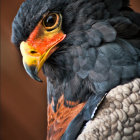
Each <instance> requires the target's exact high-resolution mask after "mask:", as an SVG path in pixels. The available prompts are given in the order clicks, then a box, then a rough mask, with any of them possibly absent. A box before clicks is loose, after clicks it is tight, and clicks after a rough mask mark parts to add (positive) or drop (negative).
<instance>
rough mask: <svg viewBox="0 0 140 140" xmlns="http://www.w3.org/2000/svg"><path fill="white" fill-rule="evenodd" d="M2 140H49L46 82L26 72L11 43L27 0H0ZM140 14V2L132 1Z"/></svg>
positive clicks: (42, 77)
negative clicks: (13, 27)
mask: <svg viewBox="0 0 140 140" xmlns="http://www.w3.org/2000/svg"><path fill="white" fill-rule="evenodd" d="M0 2H1V4H0V6H1V8H0V14H1V16H0V26H1V27H0V32H1V34H0V39H1V41H0V43H1V44H0V47H1V48H0V60H1V62H0V74H1V75H0V78H1V79H0V140H45V137H46V106H47V104H46V98H47V97H46V82H45V77H44V76H43V74H42V72H41V73H40V77H41V79H43V81H44V82H43V83H38V82H36V81H34V80H32V79H31V78H30V77H29V76H28V75H27V74H26V72H25V70H24V68H23V66H22V61H21V56H20V53H19V51H18V50H17V49H16V48H15V47H14V45H13V44H12V43H11V42H10V39H11V24H12V20H13V18H14V16H15V15H16V13H17V10H18V8H19V6H20V4H21V3H22V2H23V0H0ZM131 7H132V8H133V9H135V11H137V12H140V0H131Z"/></svg>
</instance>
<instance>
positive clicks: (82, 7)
mask: <svg viewBox="0 0 140 140" xmlns="http://www.w3.org/2000/svg"><path fill="white" fill-rule="evenodd" d="M12 42H13V43H14V44H15V45H16V46H17V47H19V48H20V51H21V54H22V56H23V65H24V68H25V70H26V72H27V73H28V74H29V75H30V77H32V78H33V79H35V80H37V81H41V79H40V78H39V77H38V76H37V74H38V72H39V71H40V70H41V68H42V69H43V72H44V74H45V76H46V77H47V97H48V109H47V110H48V115H47V116H48V125H47V139H48V140H59V139H62V140H74V139H76V138H77V137H78V135H79V134H80V133H81V132H82V131H83V132H84V130H85V129H86V128H85V129H84V127H85V126H87V125H88V124H90V123H89V122H90V121H89V120H92V119H93V120H92V121H93V122H95V121H97V122H98V119H97V117H96V114H95V113H96V112H97V113H98V111H99V112H100V111H101V110H103V109H102V108H100V104H101V106H102V107H104V104H105V103H106V102H107V101H108V100H107V99H105V96H106V94H107V92H109V91H110V90H111V89H113V88H115V87H116V86H118V85H121V84H126V83H128V82H131V81H132V80H134V79H135V78H140V14H139V13H136V12H134V11H133V10H132V9H131V8H130V7H129V0H26V1H25V2H23V3H22V5H21V7H20V8H19V11H18V13H17V15H16V16H15V18H14V21H13V24H12ZM124 91H125V90H124ZM126 91H127V90H126ZM126 91H125V92H126ZM119 93H120V92H118V93H117V95H118V96H117V95H116V93H115V92H113V93H112V96H115V95H116V97H120V98H116V99H113V100H111V99H110V100H111V101H108V102H109V103H110V102H111V103H112V104H115V105H118V104H119V105H120V106H121V102H119V103H118V104H117V101H118V100H119V99H121V97H122V96H123V98H125V97H126V96H125V94H122V95H120V94H119ZM137 96H138V97H137ZM137 96H136V97H137V99H139V98H140V97H139V96H140V93H139V92H138V95H137ZM104 100H105V101H104ZM116 100H117V101H116ZM102 101H103V102H104V103H103V104H102ZM119 101H121V100H119ZM134 103H135V101H134ZM122 104H123V103H122ZM133 106H134V107H133V108H136V107H138V108H137V110H138V111H137V114H138V115H139V116H138V117H137V118H138V119H137V120H138V122H137V123H138V126H139V128H140V103H139V104H138V106H136V105H133ZM119 109H120V110H121V108H119ZM119 109H118V110H119ZM131 109H132V107H131ZM132 110H133V109H132ZM106 111H107V110H106ZM108 111H112V112H113V109H112V110H111V109H109V107H108ZM116 114H117V113H116ZM100 115H101V116H102V117H103V120H104V117H106V116H107V115H108V114H107V113H104V115H102V114H100V113H98V114H97V116H100ZM130 116H131V115H130ZM130 116H129V115H128V117H127V119H128V120H129V119H130ZM131 117H132V116H131ZM96 119H97V120H96ZM119 119H120V118H119V117H117V118H116V119H115V120H116V121H117V120H118V121H119V122H120V121H121V120H119ZM88 121H89V122H88ZM87 122H88V123H87ZM101 122H102V121H101ZM101 122H100V123H95V124H97V126H96V125H95V124H94V125H93V128H95V127H98V126H99V125H100V124H102V123H101ZM102 125H103V124H102ZM121 125H122V127H124V126H123V125H125V124H124V123H122V124H121ZM112 126H114V125H113V124H111V123H110V124H108V131H109V134H110V135H111V134H112V133H114V131H119V130H118V129H115V130H114V129H113V128H112ZM138 126H137V127H138ZM103 128H104V126H103ZM114 128H115V127H114ZM83 129H84V130H83ZM99 132H100V135H101V132H102V131H101V129H98V133H97V132H96V131H92V133H93V135H94V134H97V135H96V136H97V139H98V138H99V139H101V138H100V137H99V136H100V135H98V134H99ZM135 132H136V129H134V130H133V131H132V133H135ZM139 132H140V131H139ZM122 135H123V134H122ZM137 136H140V135H137ZM104 138H105V137H103V139H104ZM118 138H120V139H121V137H118ZM83 139H86V137H85V138H84V137H83ZM87 139H88V138H87ZM90 139H94V138H90ZM95 139H96V138H95ZM106 139H107V138H106ZM112 139H113V138H112ZM137 139H138V137H137Z"/></svg>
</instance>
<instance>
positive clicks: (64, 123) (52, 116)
mask: <svg viewBox="0 0 140 140" xmlns="http://www.w3.org/2000/svg"><path fill="white" fill-rule="evenodd" d="M69 102H70V103H69V104H71V105H72V106H73V105H75V104H76V103H75V102H71V101H69ZM52 105H53V101H52V103H51V104H49V105H48V115H47V116H48V119H47V120H48V125H47V140H60V139H61V137H62V135H63V134H64V132H65V130H66V129H67V127H68V125H69V124H70V122H71V121H72V120H73V119H74V118H75V117H76V116H77V114H79V112H80V111H81V110H82V109H83V107H84V105H85V103H81V104H77V105H75V106H74V107H66V106H65V105H64V96H61V98H60V99H59V101H58V105H57V111H56V112H54V111H53V109H52Z"/></svg>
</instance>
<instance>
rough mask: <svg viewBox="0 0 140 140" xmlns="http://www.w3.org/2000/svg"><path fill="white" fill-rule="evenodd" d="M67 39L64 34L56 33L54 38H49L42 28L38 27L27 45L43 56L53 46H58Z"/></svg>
mask: <svg viewBox="0 0 140 140" xmlns="http://www.w3.org/2000/svg"><path fill="white" fill-rule="evenodd" d="M65 37H66V35H65V34H64V33H63V32H59V33H56V34H54V35H53V36H52V37H47V36H45V35H44V30H43V29H42V27H41V26H39V25H38V26H37V27H36V28H35V29H34V31H33V32H32V33H31V35H30V36H29V38H28V40H27V43H28V44H29V45H30V46H32V47H33V48H34V49H36V51H38V52H39V53H40V54H43V53H44V52H46V51H47V50H48V49H50V48H51V47H52V46H56V45H57V44H58V43H59V42H61V41H62V40H63V39H64V38H65Z"/></svg>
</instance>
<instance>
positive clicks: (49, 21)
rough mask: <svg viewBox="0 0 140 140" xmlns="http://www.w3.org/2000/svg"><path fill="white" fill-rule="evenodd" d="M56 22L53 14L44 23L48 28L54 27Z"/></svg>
mask: <svg viewBox="0 0 140 140" xmlns="http://www.w3.org/2000/svg"><path fill="white" fill-rule="evenodd" d="M55 22H56V15H55V14H52V15H49V16H47V17H46V20H45V22H44V24H45V26H46V27H52V26H53V25H54V24H55Z"/></svg>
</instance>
